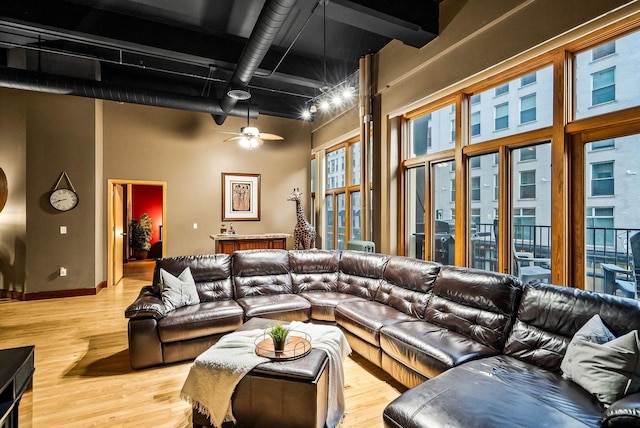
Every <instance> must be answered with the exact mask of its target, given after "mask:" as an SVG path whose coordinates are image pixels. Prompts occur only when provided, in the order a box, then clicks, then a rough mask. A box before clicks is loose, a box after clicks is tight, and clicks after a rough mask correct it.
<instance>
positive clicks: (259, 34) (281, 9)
mask: <svg viewBox="0 0 640 428" xmlns="http://www.w3.org/2000/svg"><path fill="white" fill-rule="evenodd" d="M295 4H296V0H267V2H266V3H265V5H264V7H263V8H262V11H260V16H259V17H258V20H257V21H256V25H255V26H254V27H253V30H252V31H251V36H249V39H248V40H247V44H246V45H245V47H244V50H243V51H242V54H241V55H240V59H239V60H238V64H237V65H236V69H235V71H234V72H233V76H232V77H231V80H230V81H229V85H228V86H227V89H226V90H225V93H224V95H223V96H222V99H221V100H220V107H221V108H222V110H223V111H224V113H223V114H218V115H215V116H214V119H215V121H216V123H217V124H218V125H222V124H223V123H224V121H225V119H226V118H227V113H228V112H229V111H232V109H233V108H234V107H235V105H236V103H237V102H238V100H237V99H235V98H231V97H230V96H229V95H227V92H229V90H231V89H245V88H246V87H247V85H248V84H249V82H250V81H251V78H252V77H253V73H255V71H256V70H257V69H258V67H259V66H260V63H261V62H262V60H263V59H264V56H265V55H266V54H267V52H268V51H269V48H270V47H271V44H272V43H273V40H274V39H275V37H276V35H277V34H278V31H280V28H282V24H284V21H285V20H286V19H287V17H288V16H289V13H291V10H292V9H293V6H295Z"/></svg>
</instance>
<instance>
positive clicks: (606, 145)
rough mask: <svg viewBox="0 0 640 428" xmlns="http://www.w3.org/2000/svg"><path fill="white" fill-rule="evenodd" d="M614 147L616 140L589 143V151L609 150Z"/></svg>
mask: <svg viewBox="0 0 640 428" xmlns="http://www.w3.org/2000/svg"><path fill="white" fill-rule="evenodd" d="M615 146H616V139H615V138H609V139H608V140H601V141H595V142H593V143H591V150H601V149H610V148H613V147H615Z"/></svg>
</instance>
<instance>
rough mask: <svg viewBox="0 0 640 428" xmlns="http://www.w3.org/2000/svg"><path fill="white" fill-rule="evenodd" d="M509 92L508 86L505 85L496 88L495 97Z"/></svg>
mask: <svg viewBox="0 0 640 428" xmlns="http://www.w3.org/2000/svg"><path fill="white" fill-rule="evenodd" d="M507 92H509V84H508V83H505V84H504V85H500V86H496V97H497V96H498V95H502V94H506V93H507Z"/></svg>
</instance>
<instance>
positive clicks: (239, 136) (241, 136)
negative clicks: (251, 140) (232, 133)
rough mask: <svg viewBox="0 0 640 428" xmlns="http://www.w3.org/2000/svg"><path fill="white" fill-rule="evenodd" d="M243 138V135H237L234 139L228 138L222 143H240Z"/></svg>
mask: <svg viewBox="0 0 640 428" xmlns="http://www.w3.org/2000/svg"><path fill="white" fill-rule="evenodd" d="M243 138H245V137H244V135H242V134H240V135H238V136H236V137H229V138H227V139H226V140H223V143H226V142H227V141H240V140H242V139H243Z"/></svg>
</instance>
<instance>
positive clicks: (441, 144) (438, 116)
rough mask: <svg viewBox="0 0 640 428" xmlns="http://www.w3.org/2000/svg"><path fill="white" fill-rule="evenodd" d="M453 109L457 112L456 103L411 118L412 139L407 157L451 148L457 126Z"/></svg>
mask: <svg viewBox="0 0 640 428" xmlns="http://www.w3.org/2000/svg"><path fill="white" fill-rule="evenodd" d="M451 110H453V111H454V112H455V104H449V105H447V106H446V107H442V108H441V109H438V110H435V111H432V112H430V113H427V114H424V115H422V116H418V117H415V118H412V119H410V120H409V132H410V135H409V138H410V140H409V144H408V147H407V153H406V155H405V158H413V157H417V156H424V155H427V154H431V153H436V152H440V151H443V150H450V149H451V144H450V143H451V141H453V140H455V128H456V123H455V122H456V121H455V115H454V116H453V119H452V117H451V113H450V111H451ZM452 130H453V133H451V131H452ZM452 137H453V140H451V138H452Z"/></svg>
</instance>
